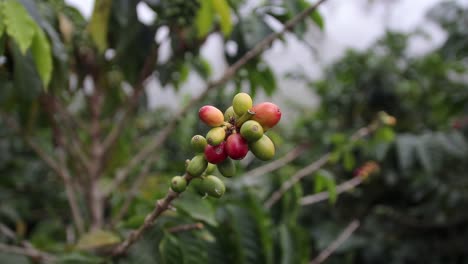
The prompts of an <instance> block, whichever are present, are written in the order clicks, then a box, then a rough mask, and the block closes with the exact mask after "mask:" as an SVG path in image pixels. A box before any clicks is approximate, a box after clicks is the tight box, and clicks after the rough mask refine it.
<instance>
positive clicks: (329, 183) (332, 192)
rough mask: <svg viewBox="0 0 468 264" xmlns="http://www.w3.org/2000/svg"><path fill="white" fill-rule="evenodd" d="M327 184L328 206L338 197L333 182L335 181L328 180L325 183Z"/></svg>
mask: <svg viewBox="0 0 468 264" xmlns="http://www.w3.org/2000/svg"><path fill="white" fill-rule="evenodd" d="M326 183H327V191H328V195H329V197H328V200H329V202H330V204H334V203H335V202H336V198H337V197H338V196H337V193H336V182H335V179H334V178H332V177H331V178H328V181H326Z"/></svg>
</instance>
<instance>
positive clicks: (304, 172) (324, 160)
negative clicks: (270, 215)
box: [265, 153, 330, 208]
mask: <svg viewBox="0 0 468 264" xmlns="http://www.w3.org/2000/svg"><path fill="white" fill-rule="evenodd" d="M329 159H330V153H327V154H325V155H323V156H322V157H320V158H319V159H318V160H316V161H315V162H313V163H311V164H309V165H308V166H307V167H304V168H303V169H301V170H299V171H298V172H296V174H294V175H293V176H292V177H291V179H289V180H287V181H285V182H284V183H283V184H282V185H281V187H280V188H279V189H278V190H276V191H275V192H274V193H273V194H272V195H271V196H270V198H268V200H267V201H266V202H265V207H266V208H271V207H272V206H273V205H274V204H275V203H276V202H277V201H279V199H281V197H283V195H284V193H286V191H288V190H289V189H290V188H291V187H292V186H294V184H296V183H297V182H298V181H300V180H301V179H302V178H304V177H305V176H307V175H309V174H311V173H313V172H315V171H317V170H318V169H320V168H321V167H322V166H323V165H325V164H327V162H328V160H329Z"/></svg>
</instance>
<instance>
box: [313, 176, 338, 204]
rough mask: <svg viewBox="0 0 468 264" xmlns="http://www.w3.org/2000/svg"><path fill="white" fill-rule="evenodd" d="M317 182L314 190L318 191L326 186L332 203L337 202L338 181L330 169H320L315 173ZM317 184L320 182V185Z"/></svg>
mask: <svg viewBox="0 0 468 264" xmlns="http://www.w3.org/2000/svg"><path fill="white" fill-rule="evenodd" d="M319 179H320V180H319ZM315 184H316V185H315V189H314V191H315V192H316V193H317V192H321V191H323V190H324V189H325V188H326V189H327V191H328V194H329V201H330V203H331V204H333V203H335V202H336V198H337V193H336V182H335V177H334V176H333V174H332V173H331V172H330V171H328V170H324V169H321V170H318V171H317V172H316V173H315ZM317 184H319V186H317Z"/></svg>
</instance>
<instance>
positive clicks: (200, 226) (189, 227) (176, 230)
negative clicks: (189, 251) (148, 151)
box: [167, 222, 205, 233]
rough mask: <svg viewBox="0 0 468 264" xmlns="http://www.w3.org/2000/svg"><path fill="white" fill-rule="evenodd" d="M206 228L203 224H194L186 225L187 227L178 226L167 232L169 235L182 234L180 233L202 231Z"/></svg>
mask: <svg viewBox="0 0 468 264" xmlns="http://www.w3.org/2000/svg"><path fill="white" fill-rule="evenodd" d="M204 227H205V226H204V225H203V223H200V222H198V223H194V224H186V225H178V226H174V227H171V228H169V229H168V230H167V231H168V232H169V233H180V232H187V231H192V230H200V229H203V228H204Z"/></svg>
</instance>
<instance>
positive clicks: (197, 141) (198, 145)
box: [190, 135, 208, 153]
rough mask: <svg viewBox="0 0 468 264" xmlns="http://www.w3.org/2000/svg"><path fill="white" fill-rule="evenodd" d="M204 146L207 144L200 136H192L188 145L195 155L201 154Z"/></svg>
mask: <svg viewBox="0 0 468 264" xmlns="http://www.w3.org/2000/svg"><path fill="white" fill-rule="evenodd" d="M206 144H208V143H207V141H206V139H205V137H203V136H201V135H195V136H193V137H192V140H191V141H190V145H191V146H192V149H193V150H194V151H195V152H196V153H202V152H203V151H205V147H206Z"/></svg>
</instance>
